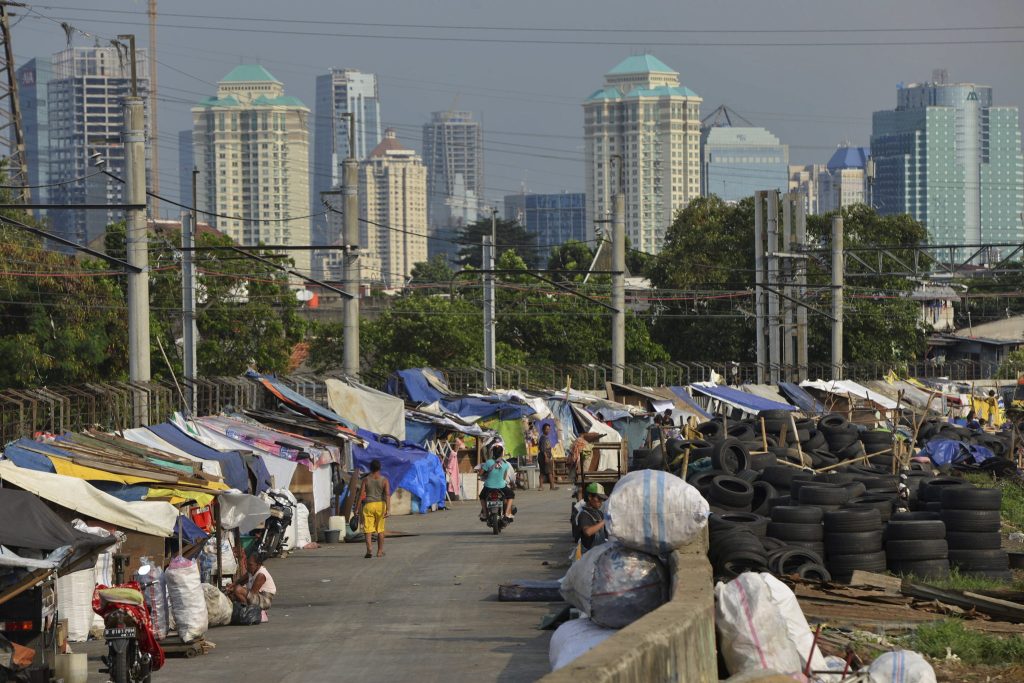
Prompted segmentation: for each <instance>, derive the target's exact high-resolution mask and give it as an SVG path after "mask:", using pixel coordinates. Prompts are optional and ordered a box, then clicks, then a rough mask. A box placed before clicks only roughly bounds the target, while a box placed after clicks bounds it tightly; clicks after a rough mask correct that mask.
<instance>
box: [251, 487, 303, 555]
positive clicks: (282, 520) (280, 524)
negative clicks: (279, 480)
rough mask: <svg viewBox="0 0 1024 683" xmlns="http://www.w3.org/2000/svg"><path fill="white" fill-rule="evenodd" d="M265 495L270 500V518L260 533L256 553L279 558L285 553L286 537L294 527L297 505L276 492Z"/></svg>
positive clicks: (268, 492)
mask: <svg viewBox="0 0 1024 683" xmlns="http://www.w3.org/2000/svg"><path fill="white" fill-rule="evenodd" d="M264 495H265V496H266V497H267V498H269V499H270V517H268V518H267V521H266V522H264V524H263V529H262V530H261V531H260V532H259V537H258V539H257V541H256V552H257V553H258V554H260V555H261V556H262V557H277V556H278V555H280V554H281V553H282V552H283V551H284V537H285V534H286V533H287V531H288V527H290V526H291V525H292V516H293V515H294V514H295V503H294V502H293V501H292V500H289V498H288V497H287V496H285V495H284V494H282V493H278V492H276V491H267V492H266V493H265V494H264Z"/></svg>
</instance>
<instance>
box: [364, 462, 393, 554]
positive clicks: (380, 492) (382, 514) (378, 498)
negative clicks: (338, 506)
mask: <svg viewBox="0 0 1024 683" xmlns="http://www.w3.org/2000/svg"><path fill="white" fill-rule="evenodd" d="M359 499H361V500H362V501H363V534H364V535H365V536H366V555H364V557H366V558H371V557H373V536H374V535H375V534H376V536H377V557H384V519H385V518H386V517H387V516H388V515H390V514H391V483H390V482H388V479H387V477H385V476H384V475H382V474H381V473H380V460H377V459H376V458H374V459H373V460H372V461H371V462H370V473H369V474H368V475H366V477H365V478H364V479H363V484H362V487H361V488H360V489H359Z"/></svg>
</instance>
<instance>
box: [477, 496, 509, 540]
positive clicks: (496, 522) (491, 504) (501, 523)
mask: <svg viewBox="0 0 1024 683" xmlns="http://www.w3.org/2000/svg"><path fill="white" fill-rule="evenodd" d="M486 496H487V498H486V500H485V501H484V504H485V506H486V510H487V519H486V520H485V521H486V522H487V526H489V527H490V528H491V532H492V533H493V534H494V535H495V536H497V535H498V534H500V533H501V530H502V529H504V528H505V527H507V526H508V525H509V524H511V523H512V518H511V517H506V516H505V493H504V491H501V490H500V489H488V490H487V493H486ZM515 513H516V508H515V506H513V507H512V514H515Z"/></svg>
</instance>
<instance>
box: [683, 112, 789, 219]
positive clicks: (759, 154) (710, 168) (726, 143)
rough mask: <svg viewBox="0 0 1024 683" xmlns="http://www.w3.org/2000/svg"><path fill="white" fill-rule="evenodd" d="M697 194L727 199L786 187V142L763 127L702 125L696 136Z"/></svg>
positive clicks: (732, 199) (787, 172)
mask: <svg viewBox="0 0 1024 683" xmlns="http://www.w3.org/2000/svg"><path fill="white" fill-rule="evenodd" d="M700 156H701V169H700V174H701V175H700V178H701V185H702V188H701V194H702V195H703V196H705V197H707V196H709V195H717V196H718V198H719V199H722V200H724V201H727V202H738V201H739V200H741V199H743V198H744V197H752V196H753V195H754V193H755V192H757V191H758V190H785V189H786V188H787V187H789V145H783V144H781V143H780V142H779V139H778V138H777V137H775V136H774V135H772V134H771V133H769V132H768V131H767V130H765V129H764V128H757V127H753V126H722V125H712V126H706V127H705V128H703V129H702V130H701V136H700Z"/></svg>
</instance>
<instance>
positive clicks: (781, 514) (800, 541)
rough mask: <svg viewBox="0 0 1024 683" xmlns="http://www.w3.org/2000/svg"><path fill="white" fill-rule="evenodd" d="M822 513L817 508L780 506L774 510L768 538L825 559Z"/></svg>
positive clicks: (768, 529) (767, 533) (767, 529)
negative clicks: (810, 551) (808, 551)
mask: <svg viewBox="0 0 1024 683" xmlns="http://www.w3.org/2000/svg"><path fill="white" fill-rule="evenodd" d="M822 515H823V513H822V511H821V509H819V508H815V507H810V506H807V507H801V506H793V505H780V506H777V507H775V508H772V511H771V521H770V522H768V524H767V527H766V530H765V533H766V535H767V536H768V537H770V538H774V539H776V540H778V541H782V542H783V543H785V544H787V545H791V546H796V547H800V548H806V549H807V550H812V551H814V552H815V553H817V554H818V556H819V557H820V558H822V559H824V557H825V542H824V541H825V529H824V527H822V525H821V520H822Z"/></svg>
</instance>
